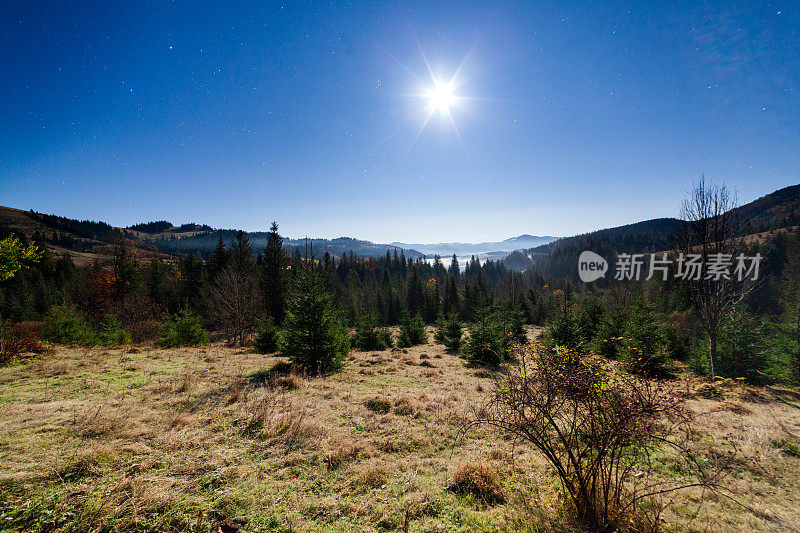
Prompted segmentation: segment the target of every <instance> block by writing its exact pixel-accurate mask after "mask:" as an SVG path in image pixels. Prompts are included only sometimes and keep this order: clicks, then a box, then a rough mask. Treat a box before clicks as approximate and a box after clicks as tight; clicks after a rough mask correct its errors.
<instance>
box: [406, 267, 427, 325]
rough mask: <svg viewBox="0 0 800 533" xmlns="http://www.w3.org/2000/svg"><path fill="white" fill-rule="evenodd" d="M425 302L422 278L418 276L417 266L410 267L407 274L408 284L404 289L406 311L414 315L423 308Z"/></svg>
mask: <svg viewBox="0 0 800 533" xmlns="http://www.w3.org/2000/svg"><path fill="white" fill-rule="evenodd" d="M424 304H425V291H424V289H423V288H422V280H421V279H420V277H419V271H418V269H417V268H412V269H411V273H410V274H409V276H408V286H407V289H406V307H407V308H408V312H409V313H411V314H412V315H415V314H417V313H419V312H421V311H422V310H423V305H424Z"/></svg>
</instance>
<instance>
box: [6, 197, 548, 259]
mask: <svg viewBox="0 0 800 533" xmlns="http://www.w3.org/2000/svg"><path fill="white" fill-rule="evenodd" d="M236 231H237V230H234V229H214V228H211V227H210V226H208V225H205V224H195V223H187V224H181V225H179V226H175V225H173V224H172V223H171V222H169V221H167V220H160V221H157V222H146V223H141V224H135V225H133V226H130V227H128V228H116V227H113V226H111V225H109V224H106V223H105V222H95V221H89V220H74V219H69V218H66V217H60V216H57V215H47V214H43V213H37V212H35V211H22V210H20V209H14V208H11V207H0V238H2V237H3V236H4V235H5V234H8V233H11V232H16V233H20V234H23V235H25V236H27V237H28V238H31V237H33V235H35V234H36V233H39V234H40V235H43V236H45V238H46V240H47V242H48V244H49V245H50V246H51V247H52V248H53V249H55V250H56V251H66V252H69V253H71V254H72V255H73V257H75V258H76V259H78V260H79V261H83V262H85V261H87V260H91V259H93V258H95V257H102V256H106V255H108V254H109V253H110V252H111V244H112V243H113V242H114V241H115V240H117V239H118V238H120V237H122V236H123V235H124V236H126V237H127V238H129V239H130V241H131V243H132V244H133V246H134V247H136V248H138V249H139V250H140V251H141V252H142V253H144V254H145V255H154V256H167V255H171V254H185V253H200V254H201V255H205V254H207V253H209V252H211V251H212V250H213V249H214V248H215V247H216V246H217V243H218V242H219V239H220V238H221V239H222V241H223V242H224V243H226V244H228V243H230V241H231V240H232V239H233V238H234V235H235V234H236ZM247 235H248V237H249V238H250V242H251V243H252V244H253V247H254V248H255V250H256V252H260V251H262V250H263V249H264V248H266V246H267V233H266V232H264V231H257V232H248V233H247ZM554 239H555V237H534V236H532V235H520V236H519V237H514V238H512V239H506V240H505V241H500V242H483V243H478V244H469V243H440V244H432V245H424V244H423V245H410V244H404V243H396V242H395V243H391V244H379V243H374V242H371V241H365V240H360V239H355V238H352V237H339V238H336V239H318V238H309V239H291V238H287V237H284V241H283V244H284V248H285V249H286V250H288V251H290V252H292V251H295V250H297V251H299V252H300V253H303V252H304V251H305V248H306V246H307V245H308V246H309V248H310V250H311V251H313V252H314V254H315V255H316V256H317V257H321V256H322V255H323V254H324V253H325V252H328V253H330V254H332V255H334V256H337V257H341V256H342V255H344V254H348V253H350V252H352V253H353V254H355V255H357V256H361V257H378V256H383V255H386V252H389V253H394V251H395V250H397V252H398V253H402V254H403V255H405V257H406V258H410V259H417V258H419V257H422V256H423V255H426V256H428V257H429V258H432V257H433V256H434V255H437V254H438V255H441V256H442V257H449V256H451V255H452V254H454V253H455V254H456V255H458V256H460V259H462V262H463V258H464V257H466V258H469V256H470V255H477V256H479V257H480V258H481V259H495V260H501V259H503V258H504V257H505V256H507V255H508V254H509V253H510V252H511V251H513V250H515V249H521V248H526V247H531V246H537V245H540V244H543V243H547V242H550V241H552V240H554ZM417 247H419V248H421V249H417Z"/></svg>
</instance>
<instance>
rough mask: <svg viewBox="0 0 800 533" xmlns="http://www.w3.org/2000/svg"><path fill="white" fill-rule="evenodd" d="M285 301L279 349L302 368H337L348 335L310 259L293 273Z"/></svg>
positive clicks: (348, 342) (346, 345) (340, 362)
mask: <svg viewBox="0 0 800 533" xmlns="http://www.w3.org/2000/svg"><path fill="white" fill-rule="evenodd" d="M286 304H287V305H286V318H285V319H284V324H283V337H282V339H281V343H280V349H281V352H282V353H283V354H284V355H285V356H287V357H288V358H289V359H290V360H291V362H292V363H293V364H294V365H297V366H298V367H300V368H303V369H306V370H311V371H318V372H327V371H331V370H336V369H338V368H340V367H341V366H342V364H344V359H345V356H346V355H347V353H348V352H349V350H350V339H349V336H348V334H347V330H346V329H345V327H344V325H343V324H342V322H341V320H340V319H339V317H338V316H337V315H336V313H335V311H334V309H333V303H332V297H331V294H330V293H329V292H328V291H327V290H326V288H325V284H324V280H323V278H322V276H321V275H320V273H319V271H318V267H317V265H316V264H315V263H314V261H313V259H312V260H311V261H307V262H306V263H305V264H304V265H303V266H302V267H301V269H300V271H299V272H298V273H297V274H296V279H295V283H294V286H293V288H292V291H291V292H290V293H289V295H288V298H287V301H286Z"/></svg>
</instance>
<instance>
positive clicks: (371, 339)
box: [352, 317, 394, 351]
mask: <svg viewBox="0 0 800 533" xmlns="http://www.w3.org/2000/svg"><path fill="white" fill-rule="evenodd" d="M352 344H353V346H354V347H355V348H357V349H359V350H363V351H368V350H385V349H387V348H390V347H392V346H394V339H392V332H391V331H389V329H388V328H379V327H377V326H376V324H375V321H374V320H373V319H370V318H365V317H362V318H361V319H360V320H359V321H358V322H357V323H356V333H355V335H353V339H352Z"/></svg>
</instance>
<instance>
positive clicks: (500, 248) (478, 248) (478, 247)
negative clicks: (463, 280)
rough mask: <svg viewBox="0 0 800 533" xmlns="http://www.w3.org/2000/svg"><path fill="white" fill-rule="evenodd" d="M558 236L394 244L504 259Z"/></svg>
mask: <svg viewBox="0 0 800 533" xmlns="http://www.w3.org/2000/svg"><path fill="white" fill-rule="evenodd" d="M557 238H558V237H537V236H534V235H527V234H526V235H520V236H518V237H512V238H510V239H506V240H504V241H488V242H479V243H469V242H440V243H435V244H409V243H403V242H393V243H392V246H397V247H398V248H406V249H409V248H410V249H413V250H416V251H418V252H420V253H423V254H426V255H439V256H442V257H449V256H451V255H453V254H456V255H457V256H470V255H476V256H487V257H490V258H496V259H502V258H503V257H505V256H506V255H508V253H510V252H513V251H514V250H520V249H523V248H533V247H535V246H539V245H542V244H546V243H549V242H552V241H554V240H556V239H557Z"/></svg>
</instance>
